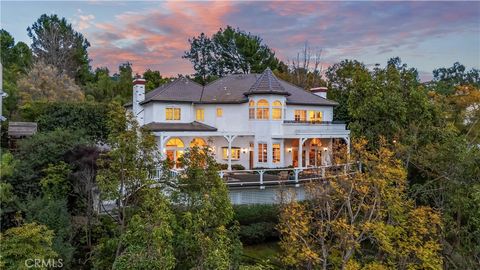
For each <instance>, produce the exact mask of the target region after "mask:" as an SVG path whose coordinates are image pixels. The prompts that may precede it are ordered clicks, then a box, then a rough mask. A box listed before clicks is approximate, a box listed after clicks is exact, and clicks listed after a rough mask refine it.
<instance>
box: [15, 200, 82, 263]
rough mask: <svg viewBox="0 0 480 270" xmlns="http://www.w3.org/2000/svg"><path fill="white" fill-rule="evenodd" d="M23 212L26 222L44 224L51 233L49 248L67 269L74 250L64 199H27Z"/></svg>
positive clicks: (68, 214) (69, 217)
mask: <svg viewBox="0 0 480 270" xmlns="http://www.w3.org/2000/svg"><path fill="white" fill-rule="evenodd" d="M24 212H25V220H26V221H27V222H29V223H32V222H35V223H37V224H44V225H45V226H47V227H48V229H50V230H52V231H53V237H52V246H51V247H52V249H53V250H54V251H55V253H56V254H58V256H59V257H60V258H62V259H63V264H64V266H65V267H68V266H69V265H70V264H71V262H72V258H73V253H74V251H75V248H74V247H73V246H72V243H71V240H72V238H73V237H72V236H73V231H72V226H71V222H70V219H71V216H70V213H69V212H68V209H67V200H66V198H65V197H64V198H58V199H51V198H48V197H46V196H43V197H37V198H29V200H28V201H27V202H26V203H25V206H24Z"/></svg>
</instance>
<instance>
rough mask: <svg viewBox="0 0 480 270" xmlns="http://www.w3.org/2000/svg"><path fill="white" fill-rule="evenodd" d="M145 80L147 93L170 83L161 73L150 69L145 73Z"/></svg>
mask: <svg viewBox="0 0 480 270" xmlns="http://www.w3.org/2000/svg"><path fill="white" fill-rule="evenodd" d="M143 78H144V79H145V80H146V81H147V83H146V84H145V90H146V91H147V92H149V91H152V90H153V89H155V88H157V87H159V86H160V85H162V84H164V83H167V82H168V81H169V80H168V79H167V78H163V77H162V75H161V74H160V71H158V70H150V69H147V70H146V71H145V72H144V73H143Z"/></svg>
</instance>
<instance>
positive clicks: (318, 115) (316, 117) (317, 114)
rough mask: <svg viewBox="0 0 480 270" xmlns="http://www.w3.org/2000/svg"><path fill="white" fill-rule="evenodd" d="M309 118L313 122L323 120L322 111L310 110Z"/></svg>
mask: <svg viewBox="0 0 480 270" xmlns="http://www.w3.org/2000/svg"><path fill="white" fill-rule="evenodd" d="M308 120H309V121H312V122H321V121H322V112H321V111H308Z"/></svg>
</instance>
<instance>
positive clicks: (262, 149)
mask: <svg viewBox="0 0 480 270" xmlns="http://www.w3.org/2000/svg"><path fill="white" fill-rule="evenodd" d="M258 162H263V163H266V162H267V144H266V143H259V144H258Z"/></svg>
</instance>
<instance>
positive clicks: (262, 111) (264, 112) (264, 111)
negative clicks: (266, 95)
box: [257, 99, 270, 120]
mask: <svg viewBox="0 0 480 270" xmlns="http://www.w3.org/2000/svg"><path fill="white" fill-rule="evenodd" d="M269 114H270V111H269V109H268V101H266V100H265V99H261V100H259V101H258V102H257V119H260V120H268V119H269Z"/></svg>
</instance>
